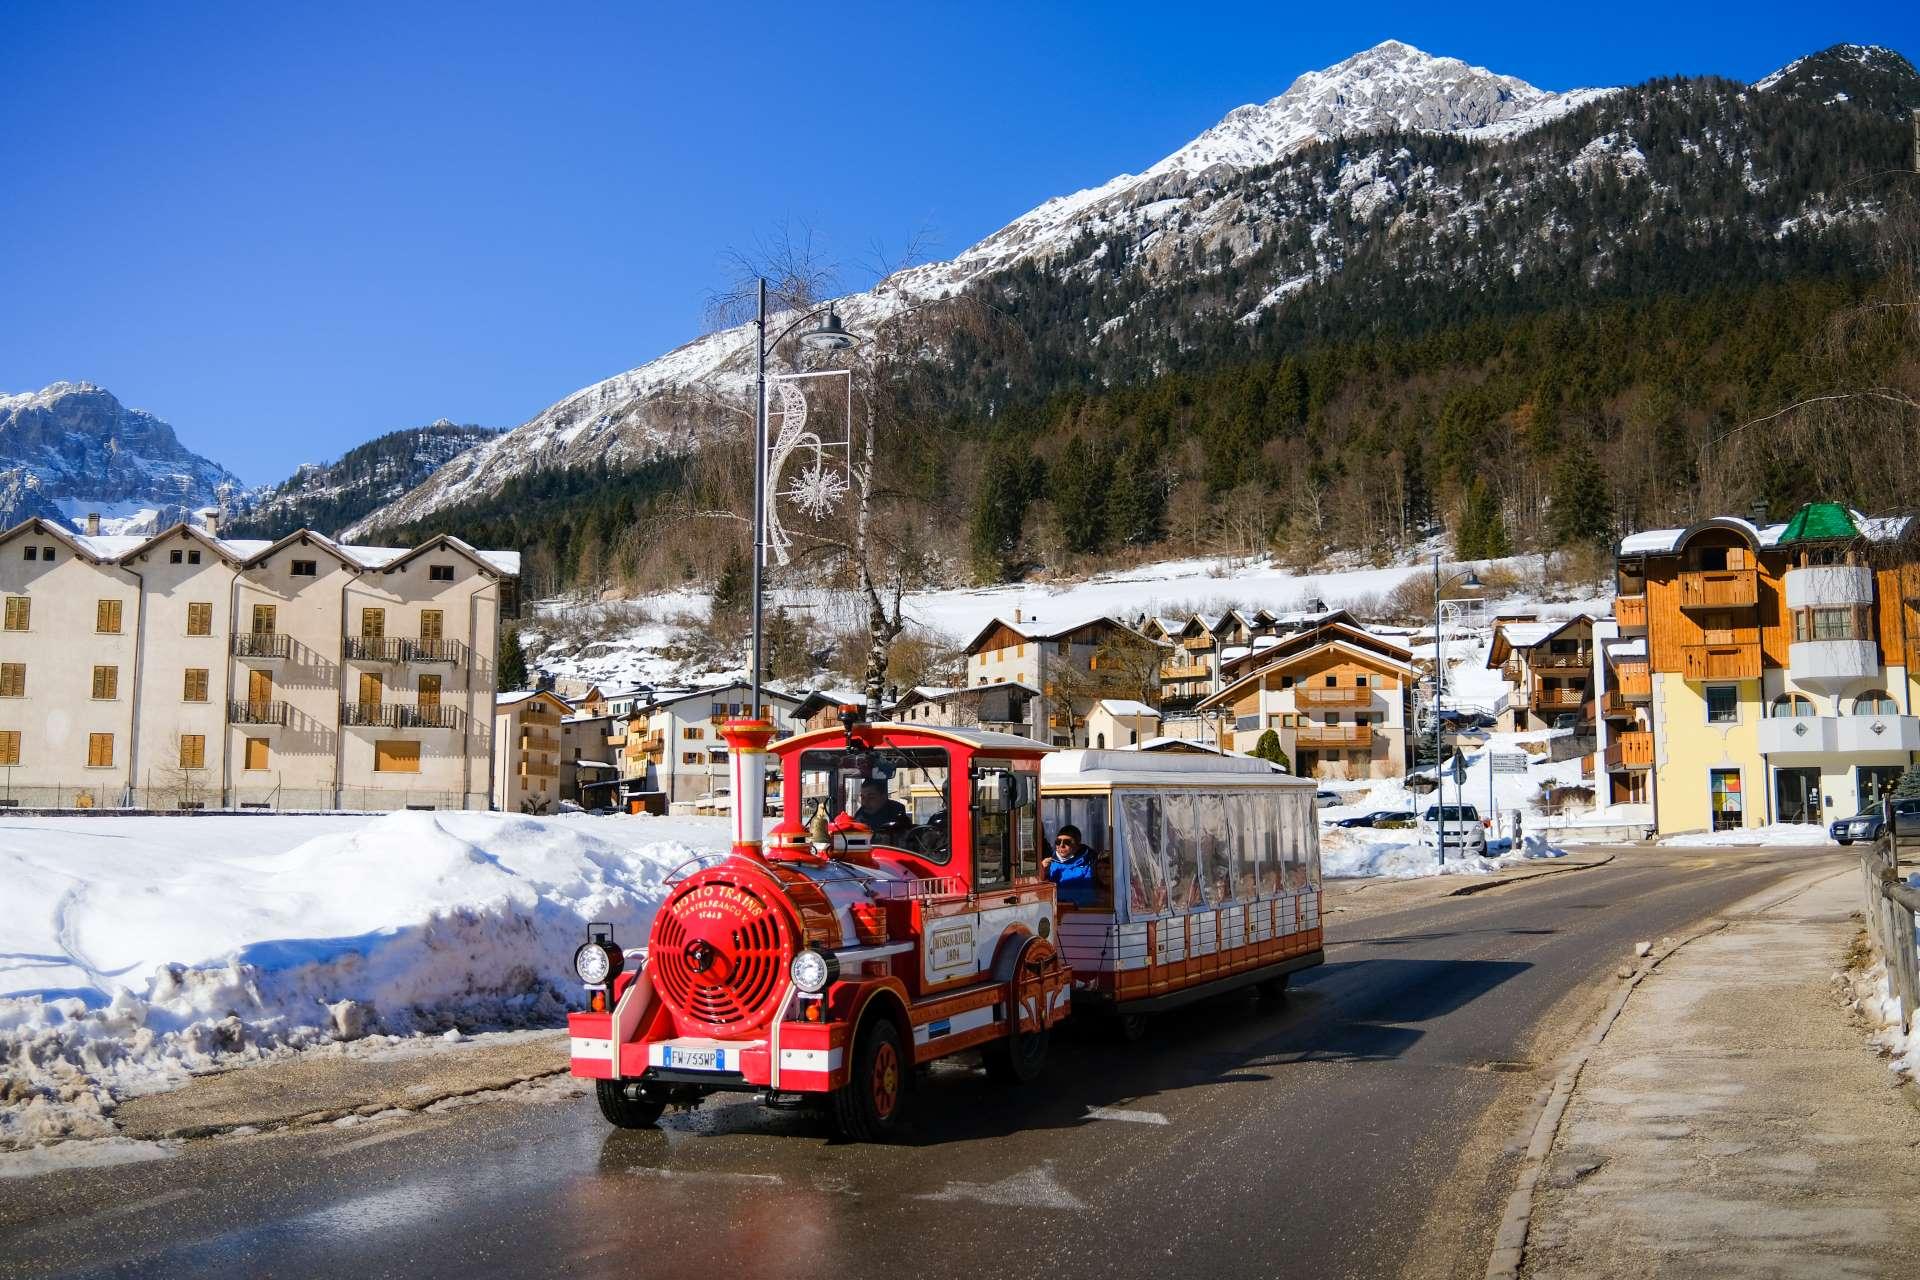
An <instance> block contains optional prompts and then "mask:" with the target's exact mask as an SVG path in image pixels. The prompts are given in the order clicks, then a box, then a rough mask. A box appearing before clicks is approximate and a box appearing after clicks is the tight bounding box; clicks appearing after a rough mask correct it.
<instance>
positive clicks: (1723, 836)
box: [1660, 822, 1828, 849]
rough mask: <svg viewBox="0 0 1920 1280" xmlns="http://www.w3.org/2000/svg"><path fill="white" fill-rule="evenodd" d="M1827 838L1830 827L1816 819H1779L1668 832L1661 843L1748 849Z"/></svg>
mask: <svg viewBox="0 0 1920 1280" xmlns="http://www.w3.org/2000/svg"><path fill="white" fill-rule="evenodd" d="M1827 839H1828V837H1827V829H1826V828H1825V827H1823V826H1821V825H1820V824H1819V823H1817V822H1776V823H1774V824H1773V825H1771V826H1766V827H1739V828H1737V829H1735V830H1733V831H1695V832H1692V833H1690V834H1688V835H1680V836H1667V837H1665V838H1664V839H1662V840H1661V841H1660V843H1661V844H1664V845H1672V846H1676V847H1678V848H1682V849H1748V848H1754V847H1757V846H1760V845H1809V844H1825V843H1827Z"/></svg>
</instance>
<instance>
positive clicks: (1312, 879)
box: [1300, 796, 1320, 889]
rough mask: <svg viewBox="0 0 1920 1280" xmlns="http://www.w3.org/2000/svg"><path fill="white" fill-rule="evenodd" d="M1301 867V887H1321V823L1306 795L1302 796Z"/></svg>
mask: <svg viewBox="0 0 1920 1280" xmlns="http://www.w3.org/2000/svg"><path fill="white" fill-rule="evenodd" d="M1300 868H1301V876H1302V884H1301V886H1300V887H1301V888H1303V889H1318V888H1319V887H1320V823H1319V822H1318V820H1317V818H1316V816H1315V814H1314V812H1313V803H1312V801H1310V800H1308V799H1307V798H1306V797H1305V796H1302V797H1300Z"/></svg>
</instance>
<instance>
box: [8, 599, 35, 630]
mask: <svg viewBox="0 0 1920 1280" xmlns="http://www.w3.org/2000/svg"><path fill="white" fill-rule="evenodd" d="M32 618H33V601H31V600H29V599H28V598H27V597H26V596H8V597H7V630H9V631H25V630H26V629H27V628H28V627H29V626H30V625H31V624H32Z"/></svg>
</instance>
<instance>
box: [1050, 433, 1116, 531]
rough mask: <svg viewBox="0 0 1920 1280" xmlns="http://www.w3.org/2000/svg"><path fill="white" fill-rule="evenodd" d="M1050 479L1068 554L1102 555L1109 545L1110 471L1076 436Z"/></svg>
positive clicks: (1052, 471)
mask: <svg viewBox="0 0 1920 1280" xmlns="http://www.w3.org/2000/svg"><path fill="white" fill-rule="evenodd" d="M1048 479H1049V481H1050V483H1049V484H1048V491H1049V496H1050V497H1051V498H1052V500H1053V506H1054V510H1055V511H1057V512H1059V514H1060V528H1061V532H1062V533H1064V534H1065V536H1066V543H1067V550H1069V551H1072V552H1076V553H1079V554H1085V553H1087V552H1089V551H1098V550H1099V549H1100V548H1101V546H1102V545H1104V543H1105V541H1106V539H1105V528H1104V526H1105V524H1106V512H1105V509H1104V508H1105V505H1106V496H1107V487H1108V482H1109V479H1110V472H1109V470H1108V468H1106V467H1104V466H1101V465H1100V464H1099V463H1098V462H1097V461H1096V458H1095V455H1094V452H1093V450H1091V449H1089V448H1087V446H1086V443H1085V441H1083V440H1081V439H1080V437H1079V436H1075V437H1074V438H1073V439H1071V440H1069V441H1067V444H1066V447H1065V448H1064V449H1062V450H1061V451H1060V457H1059V458H1058V460H1056V461H1055V462H1054V464H1053V466H1051V467H1050V468H1048Z"/></svg>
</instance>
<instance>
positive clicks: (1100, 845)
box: [1040, 751, 1325, 1035]
mask: <svg viewBox="0 0 1920 1280" xmlns="http://www.w3.org/2000/svg"><path fill="white" fill-rule="evenodd" d="M1040 779H1041V782H1040V786H1041V812H1042V814H1043V819H1044V822H1045V825H1046V827H1047V830H1048V831H1049V832H1056V831H1058V830H1060V829H1061V828H1062V827H1063V826H1066V825H1071V826H1073V827H1075V828H1077V829H1078V830H1079V831H1080V833H1081V839H1082V840H1083V841H1084V842H1085V843H1086V844H1087V845H1088V846H1090V847H1091V848H1092V849H1093V850H1094V856H1095V867H1096V872H1095V876H1094V882H1093V884H1094V887H1093V890H1092V892H1091V893H1081V894H1078V895H1074V896H1075V897H1079V898H1081V899H1082V900H1081V901H1072V900H1068V899H1067V898H1065V897H1063V900H1062V902H1061V904H1060V945H1061V951H1062V953H1063V954H1064V956H1065V957H1066V960H1067V963H1068V965H1069V966H1070V967H1071V968H1072V970H1073V975H1074V979H1073V992H1074V1002H1075V1005H1076V1006H1077V1007H1092V1008H1095V1009H1099V1010H1101V1011H1103V1012H1109V1013H1113V1014H1116V1015H1118V1016H1119V1017H1120V1018H1121V1019H1122V1026H1123V1027H1124V1028H1125V1029H1126V1030H1127V1032H1128V1033H1129V1034H1130V1035H1132V1034H1137V1033H1138V1032H1139V1031H1140V1030H1141V1028H1142V1023H1141V1021H1140V1020H1141V1018H1142V1017H1143V1016H1144V1015H1146V1014H1149V1013H1153V1012H1157V1011H1160V1010H1164V1009H1169V1008H1172V1007H1175V1006H1177V1005H1180V1004H1184V1003H1187V1002H1189V1001H1193V1000H1198V999H1203V998H1205V997H1207V996H1210V995H1214V994H1217V993H1219V992H1222V991H1226V990H1230V989H1232V988H1234V987H1239V986H1247V985H1256V984H1257V985H1259V986H1260V987H1261V988H1262V989H1263V991H1264V992H1266V993H1270V994H1277V993H1278V992H1279V991H1281V990H1283V989H1284V988H1285V986H1286V983H1287V979H1288V977H1289V976H1290V975H1291V974H1293V973H1295V972H1297V971H1298V970H1300V969H1304V968H1307V967H1309V966H1311V965H1316V964H1319V963H1321V961H1322V960H1323V959H1324V956H1325V952H1324V949H1323V943H1322V935H1321V925H1320V846H1319V834H1318V825H1317V823H1316V822H1315V820H1314V811H1313V796H1314V784H1313V783H1312V782H1311V781H1310V780H1307V779H1301V778H1294V777H1291V776H1288V775H1286V774H1281V773H1275V772H1274V771H1273V770H1272V769H1271V768H1270V767H1269V766H1268V764H1267V763H1266V762H1265V761H1262V760H1247V759H1241V758H1236V757H1231V756H1229V757H1221V756H1216V755H1211V754H1207V755H1201V754H1191V755H1189V754H1175V753H1170V752H1139V751H1062V752H1056V753H1054V754H1052V755H1050V756H1048V757H1047V758H1046V759H1045V760H1044V761H1043V762H1042V764H1041V771H1040Z"/></svg>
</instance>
